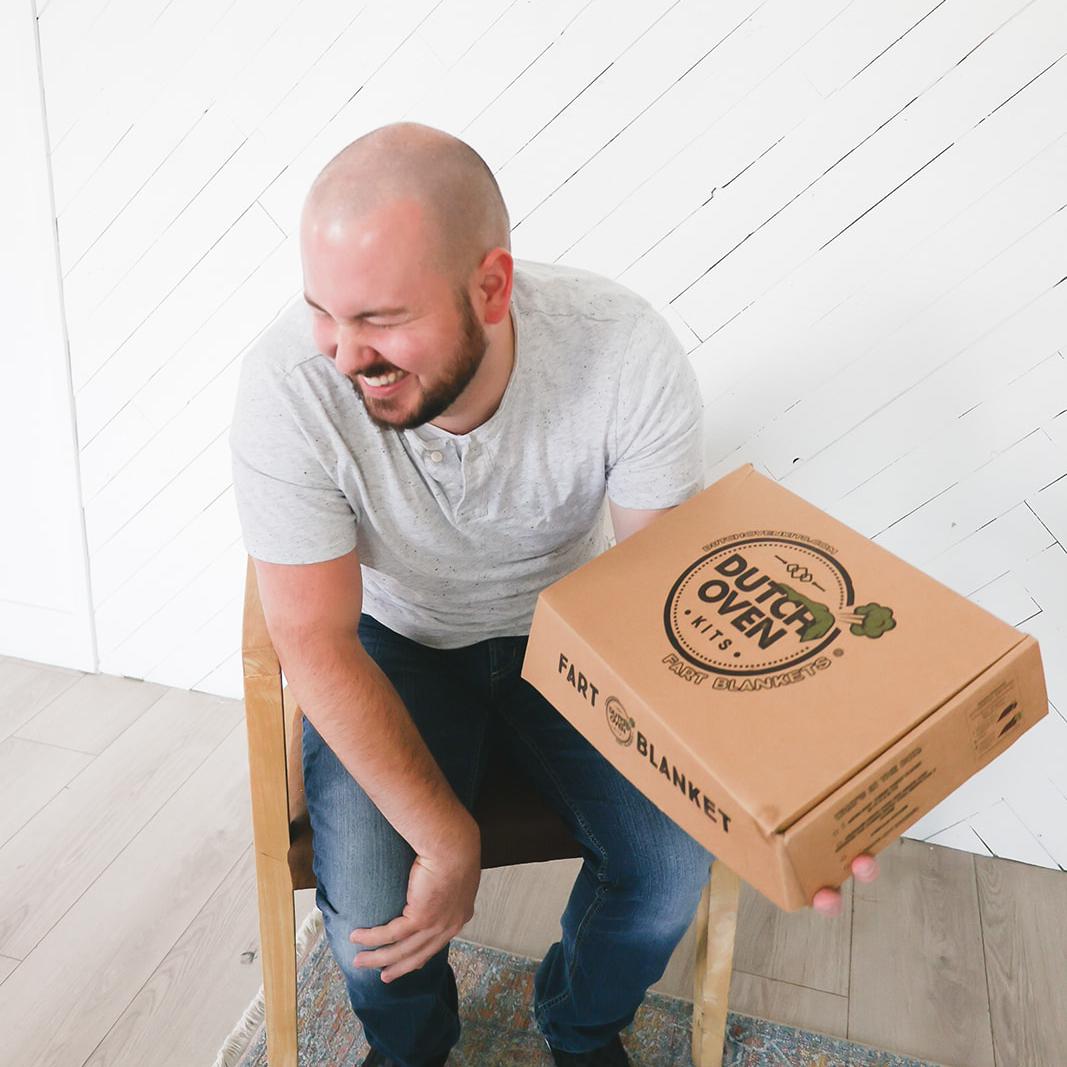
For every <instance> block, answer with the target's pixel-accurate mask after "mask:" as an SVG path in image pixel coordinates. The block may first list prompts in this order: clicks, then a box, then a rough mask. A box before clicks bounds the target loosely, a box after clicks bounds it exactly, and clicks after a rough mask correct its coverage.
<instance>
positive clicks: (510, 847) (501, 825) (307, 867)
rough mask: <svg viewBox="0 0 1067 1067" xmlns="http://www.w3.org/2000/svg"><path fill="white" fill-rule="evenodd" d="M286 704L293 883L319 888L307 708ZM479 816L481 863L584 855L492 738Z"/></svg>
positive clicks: (495, 864)
mask: <svg viewBox="0 0 1067 1067" xmlns="http://www.w3.org/2000/svg"><path fill="white" fill-rule="evenodd" d="M290 699H291V698H290V697H289V691H288V686H286V687H285V690H284V691H283V700H284V702H285V704H286V709H285V710H286V719H287V720H288V721H289V724H290V725H289V728H288V730H287V733H288V737H289V744H288V745H287V763H288V768H289V838H290V844H289V853H288V860H289V869H290V871H291V872H292V876H293V888H294V889H314V888H315V886H316V885H317V884H318V882H317V881H316V879H315V872H314V870H313V869H312V861H313V858H314V848H313V840H312V837H313V835H312V831H311V820H310V819H309V817H308V811H307V799H306V797H305V795H304V773H303V719H304V715H303V712H302V711H301V710H300V708H299V707H297V706H296V705H295V704H293V706H292V707H289V703H290ZM473 814H474V818H475V820H476V821H477V823H478V826H479V828H480V829H481V832H482V869H483V870H487V869H488V868H490V867H510V866H512V865H514V864H518V863H542V862H544V861H546V860H556V859H571V858H580V857H581V855H582V850H581V847H580V846H579V845H578V842H577V841H575V840H574V838H573V836H572V835H571V832H570V830H569V829H568V828H567V824H566V823H565V822H564V821H563V820H562V819H561V818H560V816H559V815H558V814H557V813H556V812H555V811H553V810H552V809H551V808H550V807H549V806H548V805H547V804H546V803H545V801H544V800H543V799H542V797H541V795H540V794H539V793H538V792H537V791H536V789H534V787H533V786H532V785H531V784H530V781H529V779H528V778H527V777H526V776H525V775H524V774H523V772H522V771H521V770H520V769H519V768H518V767H517V766H516V765H515V763H514V761H513V760H512V758H511V756H510V755H509V754H508V753H507V751H506V750H505V749H503V748H502V747H501V746H499V745H497V744H495V743H493V740H492V738H491V739H490V750H489V762H488V765H487V767H486V771H485V777H484V778H483V780H482V787H481V790H480V791H479V793H478V799H477V800H476V801H475V803H474V809H473Z"/></svg>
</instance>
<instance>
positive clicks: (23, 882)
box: [0, 682, 248, 959]
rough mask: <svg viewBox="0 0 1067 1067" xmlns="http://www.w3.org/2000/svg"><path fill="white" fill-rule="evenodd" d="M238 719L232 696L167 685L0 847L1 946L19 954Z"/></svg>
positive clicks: (240, 711) (35, 940)
mask: <svg viewBox="0 0 1067 1067" xmlns="http://www.w3.org/2000/svg"><path fill="white" fill-rule="evenodd" d="M129 684H130V685H131V686H137V685H139V684H140V683H138V682H130V683H129ZM243 719H244V710H243V706H242V704H241V703H240V702H239V701H236V700H230V699H227V698H225V697H217V696H209V695H208V694H206V693H191V692H186V691H184V690H180V689H168V690H167V691H166V692H165V694H164V696H163V697H162V698H161V699H160V700H158V701H156V702H155V703H154V704H152V706H151V707H150V708H149V709H148V710H147V711H146V712H145V713H144V714H143V715H141V716H140V717H139V718H138V719H137V720H136V722H134V723H133V725H132V726H130V728H129V729H128V730H126V731H124V732H123V733H122V734H121V735H120V736H119V737H118V738H117V739H116V740H115V741H114V742H113V743H112V744H111V745H110V746H108V748H107V750H106V751H105V752H103V753H102V754H101V755H99V756H98V757H97V758H96V759H95V760H94V761H93V763H92V764H91V765H90V766H89V767H86V768H85V770H84V771H82V773H81V774H79V775H78V777H77V778H76V779H74V781H73V782H72V783H71V785H70V786H69V787H68V788H66V789H64V790H62V791H61V792H60V793H59V794H58V795H57V796H56V797H55V798H54V799H53V800H52V801H51V802H50V803H49V804H47V805H46V806H45V807H44V808H42V809H41V810H40V811H39V812H38V813H37V814H36V815H35V816H34V817H33V818H32V819H31V820H30V821H29V822H28V823H26V824H25V825H24V826H23V827H22V829H21V830H19V831H18V833H16V834H15V836H14V837H12V838H11V840H9V841H8V842H7V843H6V844H5V845H4V846H3V847H2V848H0V953H2V954H3V955H6V956H13V957H14V958H16V959H24V958H25V957H26V956H27V955H28V954H29V953H30V952H31V951H32V950H33V948H34V946H35V945H36V944H37V943H38V942H39V941H40V940H41V938H42V937H44V936H45V934H46V933H47V932H48V931H49V930H50V929H52V927H53V926H54V925H55V924H56V923H57V922H58V921H59V920H60V919H61V918H62V917H63V916H64V915H65V913H66V912H67V911H68V909H69V908H70V907H71V906H72V905H73V904H74V903H75V902H76V901H77V900H78V898H79V897H80V896H81V895H82V894H83V893H84V892H85V891H86V890H87V889H88V887H89V886H91V885H92V884H93V882H94V880H95V879H97V878H98V877H99V876H100V874H101V872H102V871H103V870H104V869H105V868H106V867H107V866H108V864H110V863H111V862H112V861H113V860H114V859H115V858H116V857H117V856H118V855H119V854H120V853H121V852H122V850H123V849H125V848H126V846H127V845H128V844H129V843H130V841H131V840H132V839H133V838H134V837H135V836H136V835H137V834H138V833H139V832H140V831H141V830H142V829H143V827H144V826H145V825H146V824H147V823H148V822H149V821H150V820H151V819H152V818H153V816H154V815H155V814H156V813H157V812H158V811H159V810H160V808H162V807H163V806H164V805H166V803H167V801H168V799H169V798H170V797H171V796H172V795H173V794H174V793H175V791H176V790H177V789H178V788H179V787H180V786H181V784H182V783H183V782H184V781H186V779H188V778H189V777H190V775H192V774H193V773H194V772H195V770H196V769H197V767H198V766H199V765H200V764H201V763H202V762H203V760H204V759H205V757H207V756H208V754H209V753H210V752H212V750H213V749H215V748H216V747H217V746H218V744H219V743H220V741H221V740H222V738H223V737H225V736H226V735H227V734H228V733H229V732H230V731H231V730H232V729H233V727H234V726H235V724H237V723H242V724H243ZM242 728H243V726H242ZM242 777H243V778H244V780H245V789H246V791H247V789H248V784H247V783H248V773H247V770H246V771H245V772H244V774H243V775H242ZM206 828H207V826H206V825H205V829H206ZM146 873H148V872H146Z"/></svg>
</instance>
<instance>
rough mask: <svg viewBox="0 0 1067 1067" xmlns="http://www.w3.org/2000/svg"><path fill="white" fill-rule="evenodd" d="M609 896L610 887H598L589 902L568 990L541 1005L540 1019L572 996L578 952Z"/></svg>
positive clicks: (576, 940)
mask: <svg viewBox="0 0 1067 1067" xmlns="http://www.w3.org/2000/svg"><path fill="white" fill-rule="evenodd" d="M607 894H608V887H607V886H606V885H604V884H601V885H599V886H597V889H596V893H595V894H594V895H593V899H592V900H591V901H590V902H589V907H588V908H586V909H585V914H584V915H583V916H582V918H581V921H580V922H579V923H578V930H577V932H576V933H575V935H574V954H573V956H572V957H571V962H570V966H569V967H568V968H567V985H568V988H567V989H564V990H563V992H562V993H557V994H556V995H555V996H554V997H553V998H552V999H551V1000H546V1001H545V1002H544V1003H543V1004H541V1005H539V1007H538V1009H537V1012H536V1013H535V1014H536V1015H537V1017H538V1018H539V1019H542V1018H543V1017H544V1013H545V1011H547V1010H548V1009H549V1008H552V1007H555V1005H557V1004H558V1003H559V1002H560V1001H561V1000H564V999H565V998H567V997H569V996H570V992H571V991H570V988H569V987H570V986H572V985H573V984H574V972H575V969H576V968H577V966H578V950H579V949H580V948H581V947H582V944H583V943H584V942H585V933H586V930H587V929H588V928H589V922H590V920H591V919H592V918H593V916H594V915H596V913H597V912H598V911H599V910H600V905H601V904H603V903H604V898H605V897H606V896H607Z"/></svg>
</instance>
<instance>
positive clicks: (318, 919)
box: [212, 905, 322, 1067]
mask: <svg viewBox="0 0 1067 1067" xmlns="http://www.w3.org/2000/svg"><path fill="white" fill-rule="evenodd" d="M321 931H322V912H321V911H319V908H318V905H315V906H314V907H313V908H312V909H311V911H309V912H308V914H307V915H306V916H305V918H304V921H303V922H302V923H301V924H300V929H299V931H297V935H296V968H297V972H298V973H299V971H300V967H301V964H303V962H304V958H305V956H306V955H307V951H308V946H309V945H310V944H311V942H313V941H315V940H316V939H317V938H318V936H319V934H320V933H321ZM261 959H262V957H261ZM265 1014H266V1011H265V1004H264V999H263V986H262V985H261V986H260V987H259V992H258V993H257V994H256V997H255V999H254V1000H253V1001H252V1003H251V1004H249V1005H248V1007H247V1008H245V1012H244V1015H242V1016H241V1020H240V1022H238V1024H237V1025H236V1026H235V1027H234V1028H233V1030H232V1032H231V1033H230V1036H229V1037H227V1038H226V1040H225V1041H224V1042H223V1044H222V1048H221V1049H219V1053H218V1055H217V1056H216V1057H215V1062H214V1063H213V1064H212V1067H237V1063H238V1061H239V1060H240V1059H241V1057H242V1056H243V1055H244V1054H245V1052H246V1051H247V1049H248V1043H249V1041H250V1040H251V1038H252V1035H253V1034H254V1033H255V1032H256V1030H258V1029H259V1027H260V1026H261V1025H262V1023H263V1019H264V1016H265Z"/></svg>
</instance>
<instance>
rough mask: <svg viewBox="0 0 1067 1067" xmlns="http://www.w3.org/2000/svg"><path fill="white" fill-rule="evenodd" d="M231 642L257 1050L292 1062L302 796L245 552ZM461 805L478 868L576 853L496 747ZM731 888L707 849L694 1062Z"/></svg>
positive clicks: (307, 836) (717, 969) (291, 1065)
mask: <svg viewBox="0 0 1067 1067" xmlns="http://www.w3.org/2000/svg"><path fill="white" fill-rule="evenodd" d="M242 652H243V661H244V691H245V723H246V725H247V728H248V765H249V779H250V786H251V792H252V831H253V836H254V841H255V851H256V885H257V894H258V900H259V934H260V942H261V957H262V962H263V997H264V1009H265V1016H266V1025H267V1053H268V1059H269V1062H270V1064H271V1067H297V1016H296V966H297V960H296V910H295V902H294V900H293V894H294V893H295V892H296V890H298V889H309V888H314V887H315V885H316V881H315V875H314V873H313V872H312V862H311V861H312V840H311V825H310V821H309V818H308V813H307V806H306V804H305V800H304V778H303V766H302V754H301V753H302V745H301V738H302V719H303V714H302V712H301V711H300V708H299V707H298V706H297V704H296V701H295V698H294V697H293V696H292V695H291V694H290V692H289V688H288V686H284V685H283V684H282V672H281V667H280V665H279V662H278V657H277V655H276V654H275V651H274V647H273V645H272V643H271V639H270V635H269V634H268V632H267V626H266V622H265V620H264V617H263V608H262V605H261V604H260V599H259V589H258V586H257V583H256V570H255V564H254V563H253V561H252V559H251V557H249V558H248V570H247V576H246V580H245V603H244V632H243V638H242ZM473 814H474V816H475V818H476V820H477V822H478V824H479V827H480V828H481V835H482V868H483V869H488V868H490V867H505V866H511V865H512V864H517V863H540V862H542V861H546V860H554V859H568V858H571V857H580V856H581V850H580V849H579V847H578V845H577V843H576V842H575V841H574V840H573V838H572V837H571V836H570V833H569V831H568V830H567V827H566V825H565V824H564V823H563V821H562V820H561V819H560V818H559V817H558V816H557V815H556V813H555V812H554V811H552V809H551V808H549V807H547V806H546V805H545V804H544V803H543V802H542V800H541V799H540V797H539V796H538V794H537V793H535V792H534V791H533V790H532V789H531V788H530V786H529V785H528V784H527V783H526V780H525V779H524V778H522V777H521V776H520V775H518V774H517V773H515V769H514V768H513V767H511V766H510V765H509V763H508V762H507V757H506V756H505V754H504V753H503V752H501V753H500V754H499V755H498V758H497V759H496V760H492V761H490V765H489V767H488V768H487V770H486V775H485V780H484V783H483V786H482V790H481V793H480V794H479V799H478V801H477V803H476V805H475V809H474V812H473ZM739 888H740V886H739V882H738V879H737V875H736V874H734V872H733V871H731V870H730V869H729V868H728V867H726V866H725V864H723V862H722V861H721V860H719V859H716V860H715V862H714V863H713V864H712V866H711V877H710V879H709V880H708V884H707V885H706V886H705V887H704V892H703V895H702V897H701V900H700V905H699V908H698V912H697V947H696V967H695V982H694V995H693V1045H692V1054H693V1063H694V1064H696V1067H721V1064H722V1052H723V1042H724V1036H725V1028H726V1012H727V997H728V995H729V989H730V975H731V971H732V967H733V950H734V930H735V927H736V924H737V901H738V893H739Z"/></svg>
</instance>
